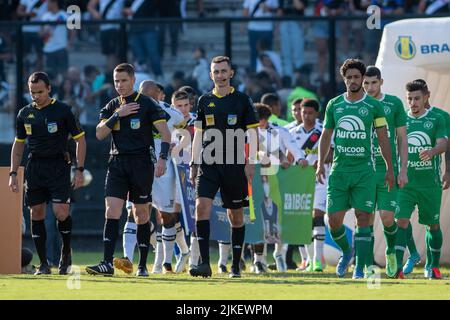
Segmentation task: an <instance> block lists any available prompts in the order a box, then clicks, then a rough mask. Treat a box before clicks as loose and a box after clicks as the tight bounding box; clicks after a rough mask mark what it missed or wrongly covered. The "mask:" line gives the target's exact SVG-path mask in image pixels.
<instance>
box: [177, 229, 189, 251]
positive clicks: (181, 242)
mask: <svg viewBox="0 0 450 320" xmlns="http://www.w3.org/2000/svg"><path fill="white" fill-rule="evenodd" d="M175 228H176V230H177V237H176V239H175V242H176V243H177V246H178V248H180V251H181V253H182V254H186V253H188V252H189V248H188V245H187V243H186V237H185V234H184V229H183V227H182V226H181V223H180V222H177V223H175Z"/></svg>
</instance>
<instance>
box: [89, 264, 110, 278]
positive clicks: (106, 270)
mask: <svg viewBox="0 0 450 320" xmlns="http://www.w3.org/2000/svg"><path fill="white" fill-rule="evenodd" d="M86 272H87V273H88V274H92V275H94V276H95V275H102V276H112V275H114V267H113V265H112V264H111V263H109V262H106V261H101V262H100V263H99V264H98V265H96V266H88V267H86Z"/></svg>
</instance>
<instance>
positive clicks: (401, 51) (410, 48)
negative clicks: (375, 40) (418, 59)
mask: <svg viewBox="0 0 450 320" xmlns="http://www.w3.org/2000/svg"><path fill="white" fill-rule="evenodd" d="M395 53H396V54H397V56H398V57H399V58H400V59H403V60H411V59H412V58H414V56H415V55H416V45H415V44H414V42H413V41H412V40H411V37H408V36H400V37H398V40H397V42H396V43H395Z"/></svg>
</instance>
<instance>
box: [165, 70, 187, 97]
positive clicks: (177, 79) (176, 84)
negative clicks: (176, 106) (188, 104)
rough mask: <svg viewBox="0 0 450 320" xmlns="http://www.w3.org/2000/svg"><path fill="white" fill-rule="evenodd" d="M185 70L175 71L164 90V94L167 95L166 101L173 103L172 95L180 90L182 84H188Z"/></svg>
mask: <svg viewBox="0 0 450 320" xmlns="http://www.w3.org/2000/svg"><path fill="white" fill-rule="evenodd" d="M184 77H185V75H184V72H183V71H179V70H178V71H175V72H174V73H173V76H172V81H171V82H170V84H169V85H168V86H166V88H165V90H164V94H165V95H166V98H165V101H166V102H167V103H169V104H170V103H172V101H170V98H171V97H172V95H173V93H174V92H175V91H178V90H179V89H180V88H181V87H182V86H184V85H185V84H186V79H185V78H184Z"/></svg>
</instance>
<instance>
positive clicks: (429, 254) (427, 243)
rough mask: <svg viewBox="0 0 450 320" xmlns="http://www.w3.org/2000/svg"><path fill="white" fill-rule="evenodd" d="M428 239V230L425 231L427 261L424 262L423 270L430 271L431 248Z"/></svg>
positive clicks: (429, 234) (429, 235)
mask: <svg viewBox="0 0 450 320" xmlns="http://www.w3.org/2000/svg"><path fill="white" fill-rule="evenodd" d="M430 239H431V233H430V230H427V232H426V233H425V245H426V249H427V261H426V262H425V269H431V262H432V261H433V255H432V254H431V247H430Z"/></svg>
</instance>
